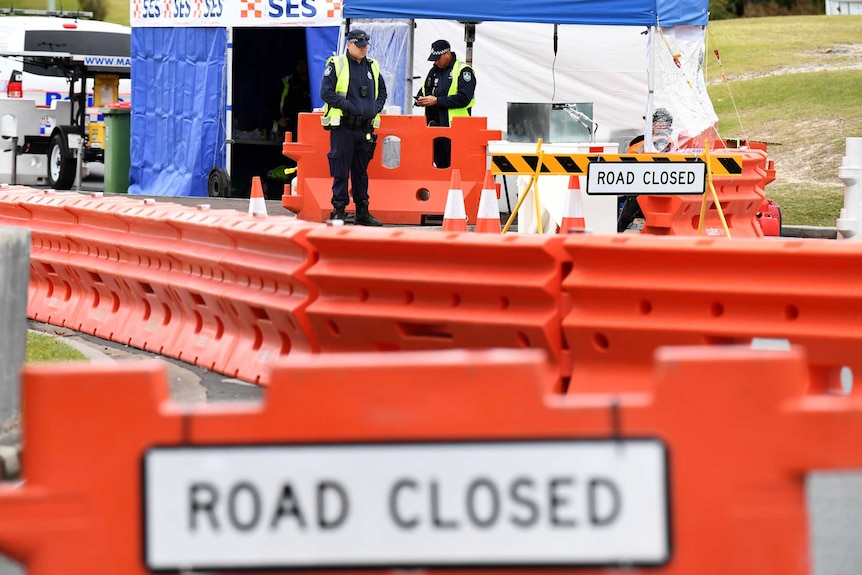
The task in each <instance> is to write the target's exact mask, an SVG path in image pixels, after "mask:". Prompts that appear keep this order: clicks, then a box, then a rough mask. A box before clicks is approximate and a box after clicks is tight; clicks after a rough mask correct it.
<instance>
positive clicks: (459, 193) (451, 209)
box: [443, 170, 467, 232]
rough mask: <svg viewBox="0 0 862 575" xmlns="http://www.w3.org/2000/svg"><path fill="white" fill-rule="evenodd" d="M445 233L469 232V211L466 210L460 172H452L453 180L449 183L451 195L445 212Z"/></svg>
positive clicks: (447, 200)
mask: <svg viewBox="0 0 862 575" xmlns="http://www.w3.org/2000/svg"><path fill="white" fill-rule="evenodd" d="M443 231H444V232H466V231H467V210H466V209H464V191H463V190H462V189H461V172H460V171H459V170H452V179H451V180H450V181H449V195H448V196H447V197H446V210H445V211H444V212H443Z"/></svg>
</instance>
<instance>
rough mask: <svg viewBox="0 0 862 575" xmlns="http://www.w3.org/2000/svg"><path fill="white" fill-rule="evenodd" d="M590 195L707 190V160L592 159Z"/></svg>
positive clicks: (698, 192)
mask: <svg viewBox="0 0 862 575" xmlns="http://www.w3.org/2000/svg"><path fill="white" fill-rule="evenodd" d="M586 191H587V194H590V195H605V194H606V195H645V196H658V195H689V194H698V195H699V194H703V193H704V192H705V191H706V163H704V162H590V163H589V164H588V165H587V188H586Z"/></svg>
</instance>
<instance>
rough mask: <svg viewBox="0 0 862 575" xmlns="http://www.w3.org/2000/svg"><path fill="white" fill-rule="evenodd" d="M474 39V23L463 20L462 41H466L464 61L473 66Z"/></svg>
mask: <svg viewBox="0 0 862 575" xmlns="http://www.w3.org/2000/svg"><path fill="white" fill-rule="evenodd" d="M475 41H476V23H475V22H464V42H466V43H467V53H466V54H465V55H464V58H465V60H464V63H465V64H467V65H468V66H470V67H471V68H472V67H473V42H475Z"/></svg>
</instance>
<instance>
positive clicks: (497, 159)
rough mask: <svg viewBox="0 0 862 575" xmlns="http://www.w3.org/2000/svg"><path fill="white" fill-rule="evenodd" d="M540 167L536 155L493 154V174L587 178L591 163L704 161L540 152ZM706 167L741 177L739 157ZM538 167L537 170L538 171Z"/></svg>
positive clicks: (713, 158)
mask: <svg viewBox="0 0 862 575" xmlns="http://www.w3.org/2000/svg"><path fill="white" fill-rule="evenodd" d="M541 158H542V160H541V161H542V165H541V167H539V154H537V153H530V154H524V153H499V152H497V153H492V154H491V173H492V174H494V175H504V176H514V175H525V176H526V175H535V174H537V173H538V175H541V176H555V175H560V176H586V175H587V166H588V165H589V163H590V162H664V163H673V162H703V159H702V158H701V156H699V155H696V154H660V155H659V154H656V155H652V154H549V153H542V155H541ZM709 167H710V171H711V173H712V175H713V176H741V175H742V157H741V156H739V155H733V154H721V153H717V154H716V153H711V154H710V155H709ZM537 168H540V169H537Z"/></svg>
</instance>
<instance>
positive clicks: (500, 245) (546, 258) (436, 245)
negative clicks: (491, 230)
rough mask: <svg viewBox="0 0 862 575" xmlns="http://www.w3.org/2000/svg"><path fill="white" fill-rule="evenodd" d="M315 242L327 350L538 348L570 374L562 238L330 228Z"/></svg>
mask: <svg viewBox="0 0 862 575" xmlns="http://www.w3.org/2000/svg"><path fill="white" fill-rule="evenodd" d="M306 240H307V241H308V242H309V243H310V244H311V246H312V249H313V250H314V252H315V253H316V254H318V261H317V263H315V265H313V266H311V267H310V268H309V269H308V271H307V275H308V279H309V281H310V282H311V283H313V284H314V285H315V286H316V287H317V290H318V291H317V298H316V299H314V300H313V301H312V302H311V304H310V305H309V307H308V309H307V313H308V318H309V321H310V322H311V326H312V330H313V332H314V334H315V335H316V337H317V341H318V342H319V344H320V351H321V352H323V353H330V352H344V351H405V350H440V349H459V348H460V349H477V348H489V347H508V348H516V349H524V348H535V349H541V350H544V351H545V352H546V353H548V355H549V357H550V358H551V360H552V362H553V363H554V364H555V365H556V366H557V368H558V369H560V370H561V371H562V372H568V369H569V368H568V365H567V364H568V362H569V356H568V354H567V353H565V349H564V344H563V341H562V337H561V330H560V326H561V319H562V312H561V310H562V309H563V302H562V301H561V295H562V294H561V291H560V285H561V280H562V277H563V274H564V268H565V267H566V261H565V257H564V253H563V251H562V249H561V247H560V246H561V241H562V240H561V238H560V237H558V238H557V239H556V240H546V239H545V238H543V237H541V236H525V235H521V236H512V235H509V236H497V235H492V234H468V233H445V232H443V233H441V232H431V231H423V230H366V229H350V228H343V227H340V228H339V227H332V228H325V227H321V228H317V229H315V230H313V231H311V232H309V234H308V235H307V236H306ZM561 384H562V382H561V381H558V382H557V384H555V388H556V389H560V386H561Z"/></svg>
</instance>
